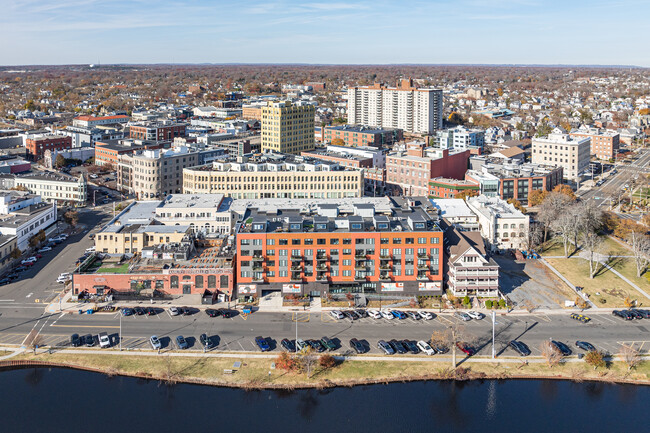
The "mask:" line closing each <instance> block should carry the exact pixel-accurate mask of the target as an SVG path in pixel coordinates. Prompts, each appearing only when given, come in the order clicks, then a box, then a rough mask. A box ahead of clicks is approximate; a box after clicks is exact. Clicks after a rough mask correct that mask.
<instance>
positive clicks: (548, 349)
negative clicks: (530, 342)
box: [540, 341, 562, 367]
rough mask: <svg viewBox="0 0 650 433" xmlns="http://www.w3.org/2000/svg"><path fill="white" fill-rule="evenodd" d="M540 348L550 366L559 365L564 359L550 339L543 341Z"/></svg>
mask: <svg viewBox="0 0 650 433" xmlns="http://www.w3.org/2000/svg"><path fill="white" fill-rule="evenodd" d="M540 349H541V351H542V356H543V357H544V359H545V360H546V364H547V365H548V366H549V367H554V366H556V365H558V364H559V363H560V361H561V360H562V354H561V353H560V351H559V350H558V348H557V347H555V346H554V345H553V344H552V343H551V342H550V341H543V342H542V345H541V347H540Z"/></svg>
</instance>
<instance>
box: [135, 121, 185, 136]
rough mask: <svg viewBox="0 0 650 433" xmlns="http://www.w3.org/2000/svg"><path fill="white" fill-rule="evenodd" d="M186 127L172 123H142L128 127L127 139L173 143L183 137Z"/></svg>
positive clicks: (182, 124)
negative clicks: (175, 139)
mask: <svg viewBox="0 0 650 433" xmlns="http://www.w3.org/2000/svg"><path fill="white" fill-rule="evenodd" d="M185 127H186V125H185V124H184V123H172V122H144V123H139V124H135V125H131V126H130V127H129V137H130V138H134V139H138V140H147V141H165V140H166V141H173V140H174V138H176V137H185V135H186V131H185Z"/></svg>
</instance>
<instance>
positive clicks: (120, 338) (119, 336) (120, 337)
mask: <svg viewBox="0 0 650 433" xmlns="http://www.w3.org/2000/svg"><path fill="white" fill-rule="evenodd" d="M117 338H118V339H119V340H120V352H121V351H122V312H120V335H118V336H117Z"/></svg>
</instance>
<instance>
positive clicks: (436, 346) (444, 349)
mask: <svg viewBox="0 0 650 433" xmlns="http://www.w3.org/2000/svg"><path fill="white" fill-rule="evenodd" d="M431 348H432V349H433V350H435V351H436V352H437V353H441V354H442V353H447V352H449V348H448V347H447V346H445V345H443V344H440V343H437V344H433V343H431Z"/></svg>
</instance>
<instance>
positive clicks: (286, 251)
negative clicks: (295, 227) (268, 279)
mask: <svg viewBox="0 0 650 433" xmlns="http://www.w3.org/2000/svg"><path fill="white" fill-rule="evenodd" d="M288 254H289V250H280V256H287V255H288Z"/></svg>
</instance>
